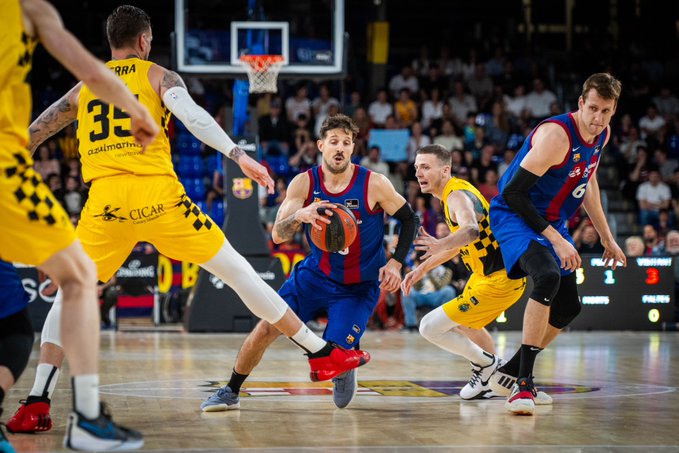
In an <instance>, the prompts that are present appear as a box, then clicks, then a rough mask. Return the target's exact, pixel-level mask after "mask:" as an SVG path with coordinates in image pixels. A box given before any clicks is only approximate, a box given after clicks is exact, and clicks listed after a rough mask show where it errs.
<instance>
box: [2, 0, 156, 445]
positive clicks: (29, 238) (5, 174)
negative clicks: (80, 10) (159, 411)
mask: <svg viewBox="0 0 679 453" xmlns="http://www.w3.org/2000/svg"><path fill="white" fill-rule="evenodd" d="M38 42H41V43H42V44H43V45H44V46H45V48H46V49H47V51H48V52H49V53H50V54H51V55H52V56H53V57H55V58H56V59H57V60H58V61H59V62H60V63H61V64H63V65H64V66H65V67H66V68H67V69H68V70H69V71H70V72H71V73H73V74H74V75H75V76H76V77H78V78H79V79H81V80H84V81H85V82H86V83H87V84H88V85H89V86H90V87H91V89H92V90H93V92H95V93H97V96H100V97H101V98H102V99H104V100H106V102H114V103H117V105H120V106H121V107H122V108H124V109H125V110H126V111H127V112H128V114H129V116H130V120H128V123H129V124H128V129H129V131H130V141H131V142H134V143H135V144H136V146H138V147H140V148H141V147H143V146H144V145H147V144H149V143H150V142H151V140H152V139H153V138H154V137H155V136H156V134H157V133H158V131H159V128H158V126H157V125H156V124H155V122H154V121H153V119H152V118H151V117H150V115H149V112H148V111H147V110H146V108H144V107H143V106H142V105H141V104H140V103H139V102H138V101H137V100H136V99H135V98H134V97H133V96H132V93H131V92H130V91H129V90H128V89H126V88H125V85H124V84H123V83H122V81H121V80H120V79H118V78H117V77H115V75H114V74H112V73H111V71H110V70H109V69H108V68H106V66H104V64H103V63H102V62H100V61H99V60H97V59H96V58H95V57H94V56H93V55H92V54H91V53H89V52H88V51H87V50H86V49H85V48H84V47H83V46H82V44H80V42H79V41H78V40H77V39H75V37H74V36H73V35H72V34H71V33H69V32H68V31H67V30H66V29H65V28H64V26H63V23H62V22H61V17H60V16H59V14H58V13H57V11H56V10H55V9H54V8H53V7H52V6H51V5H50V4H49V3H47V2H45V1H42V0H21V1H19V0H6V1H3V2H2V15H0V211H1V212H2V213H3V218H2V222H0V238H2V239H1V240H0V257H2V259H4V260H7V261H18V262H22V263H26V264H32V265H36V266H37V267H38V268H39V269H40V270H41V271H44V272H45V273H47V274H49V275H50V276H51V277H52V279H53V280H54V281H56V282H58V283H59V284H60V285H61V287H62V288H63V322H64V325H68V329H64V335H63V339H62V340H63V346H64V351H65V353H66V356H67V357H68V359H69V361H70V364H71V367H70V368H71V374H72V386H73V403H74V407H73V412H72V413H71V415H70V416H69V426H68V428H67V431H66V437H65V438H64V444H65V446H66V447H68V448H73V449H87V450H110V449H112V448H116V449H132V448H139V447H141V446H142V445H143V438H142V436H141V434H140V433H138V432H136V431H133V430H129V429H127V428H124V427H122V426H119V425H116V424H115V423H113V421H112V420H111V417H110V415H108V414H107V413H106V412H105V411H102V410H101V406H100V402H99V392H98V383H99V375H98V355H99V322H98V319H99V313H98V311H99V310H98V307H97V304H96V269H95V266H94V263H92V260H91V259H90V258H88V257H87V255H86V254H85V252H84V251H83V248H82V245H81V244H80V242H79V241H78V240H76V236H75V233H74V231H73V226H72V225H71V222H70V220H69V217H68V215H67V214H66V212H65V211H64V209H63V208H62V207H61V206H60V205H59V203H58V202H57V201H56V199H55V198H54V196H53V195H52V193H51V192H50V190H49V189H48V188H47V186H46V185H45V184H44V183H43V181H42V180H41V178H40V176H39V175H38V174H37V173H36V172H35V171H34V170H33V159H32V158H31V154H30V153H29V151H28V150H27V149H26V147H27V145H28V126H29V122H30V118H31V111H32V106H31V86H30V82H29V80H30V77H29V76H30V72H31V68H32V55H33V51H34V49H35V47H36V45H37V44H38ZM58 322H59V321H58V320H57V323H58ZM27 326H30V323H23V324H22V323H13V324H11V325H6V326H5V328H3V329H2V332H0V337H2V338H5V336H6V335H9V337H8V338H10V337H11V336H12V335H11V334H14V335H13V336H14V337H16V336H17V335H16V334H17V333H19V332H16V331H15V332H11V331H10V332H8V330H17V329H26V327H27ZM27 333H30V337H29V338H30V339H32V338H33V332H32V329H30V332H27ZM2 343H3V344H2V345H0V356H1V357H2V359H1V360H0V361H1V362H3V363H4V357H5V356H7V357H8V360H9V364H10V365H12V364H15V365H16V362H17V361H21V360H22V358H21V356H23V355H24V354H26V353H30V349H31V346H32V341H31V342H30V343H29V345H28V348H27V349H25V348H24V347H23V346H21V345H18V344H16V343H14V344H11V343H7V344H4V343H5V342H4V341H2ZM22 368H23V367H22ZM10 369H12V370H14V371H13V372H12V373H0V374H2V375H0V404H1V403H2V399H3V397H4V394H5V390H6V389H8V388H9V386H11V385H12V384H13V383H14V381H16V379H18V374H19V368H18V367H16V366H12V367H10ZM0 411H1V410H0ZM83 423H84V424H86V425H87V426H83ZM0 441H1V442H0V444H1V445H0V447H1V448H2V451H14V450H13V448H12V447H11V445H9V443H8V442H7V440H6V439H5V436H4V434H2V432H0Z"/></svg>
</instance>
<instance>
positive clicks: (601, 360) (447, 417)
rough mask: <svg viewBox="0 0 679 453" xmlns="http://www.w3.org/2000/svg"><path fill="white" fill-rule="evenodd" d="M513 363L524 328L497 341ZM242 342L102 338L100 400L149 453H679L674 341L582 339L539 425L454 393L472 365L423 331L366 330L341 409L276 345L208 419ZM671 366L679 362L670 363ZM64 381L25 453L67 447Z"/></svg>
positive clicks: (610, 336)
mask: <svg viewBox="0 0 679 453" xmlns="http://www.w3.org/2000/svg"><path fill="white" fill-rule="evenodd" d="M494 337H495V338H496V340H497V344H498V352H499V353H501V354H502V355H503V356H504V357H507V356H509V355H510V354H511V353H512V352H513V351H514V350H515V348H516V347H517V345H518V343H519V341H520V336H519V333H518V332H510V333H496V334H494ZM243 338H244V336H243V335H241V334H226V335H214V334H210V335H207V334H184V333H111V332H105V333H103V334H102V355H101V392H102V395H103V399H104V400H105V401H107V402H108V403H109V405H110V406H111V407H112V410H113V414H114V415H115V419H116V420H119V421H121V422H123V423H124V424H127V425H129V426H131V427H134V428H136V429H139V430H141V431H142V432H143V433H144V434H145V439H146V445H145V446H144V450H145V451H174V452H179V451H191V452H207V451H248V452H256V451H264V452H266V451H270V452H279V453H283V452H300V451H301V452H311V451H323V452H363V451H366V452H411V451H417V452H427V451H436V452H442V451H474V452H495V451H502V452H512V451H515V452H525V451H530V452H543V451H545V452H551V451H569V452H580V451H587V452H590V451H592V452H594V451H595V452H599V451H600V452H611V451H613V452H617V451H624V452H632V451H663V452H664V451H679V392H677V387H679V361H678V360H677V358H676V357H678V356H679V335H678V334H677V333H676V332H675V333H649V332H643V333H630V332H616V333H609V332H589V333H586V332H575V333H566V334H563V335H562V336H561V337H560V338H558V339H557V341H556V342H555V343H554V345H553V347H550V349H548V350H546V351H544V352H543V353H541V354H540V356H539V357H538V361H537V364H536V375H537V376H538V379H537V383H538V385H539V386H540V388H541V389H543V390H545V391H547V392H548V393H550V394H551V395H552V396H553V397H554V405H553V407H549V406H547V407H545V406H541V407H538V408H537V413H536V415H535V416H533V417H519V416H512V415H509V414H507V413H506V412H505V410H504V408H503V404H504V400H503V399H493V400H487V401H468V402H463V401H462V400H460V398H459V396H457V392H458V391H459V389H460V387H461V386H462V385H464V383H465V382H466V380H467V379H468V378H469V375H470V372H469V364H468V363H466V362H465V361H464V360H462V359H459V358H454V357H453V356H451V355H450V354H447V353H445V352H443V351H441V350H439V349H438V348H436V347H434V346H433V345H431V344H429V343H428V342H427V341H426V340H424V339H423V338H421V337H420V336H419V334H416V333H395V332H391V333H381V332H368V333H367V335H366V336H365V338H364V342H363V344H362V347H363V348H364V349H366V350H368V351H370V352H371V353H372V357H373V360H372V362H371V363H369V364H368V365H366V366H365V367H363V368H361V369H360V373H359V386H360V390H359V394H358V395H357V397H356V398H355V399H354V401H353V402H352V404H351V405H350V406H349V407H348V408H347V409H336V408H335V407H334V405H333V403H332V397H331V392H330V386H329V385H328V384H325V383H322V384H313V383H310V382H309V381H308V367H307V364H306V362H305V360H304V357H303V356H302V355H301V354H300V352H299V351H298V350H297V349H296V348H295V347H294V346H293V345H292V344H291V343H290V342H288V341H287V340H286V339H279V340H278V341H277V342H276V343H275V344H274V345H273V346H272V348H271V349H270V350H269V351H268V352H267V354H266V355H265V356H264V360H263V362H262V364H261V366H260V368H259V369H257V370H256V371H255V372H254V373H253V374H252V376H251V378H250V379H249V380H248V381H247V382H246V384H245V387H244V389H243V391H244V392H246V393H249V394H250V395H251V396H244V397H242V398H241V409H240V410H239V411H231V412H221V413H211V414H203V413H201V411H200V409H199V404H200V402H201V401H202V400H203V399H204V398H205V397H206V396H207V395H208V394H209V393H210V392H211V391H212V390H213V389H214V388H216V387H217V386H219V385H223V382H221V381H222V380H224V379H226V378H227V377H228V375H230V370H231V367H232V365H233V360H234V357H235V355H236V352H237V350H238V347H239V346H240V344H241V342H242V340H243ZM37 353H38V350H37V346H36V349H35V350H34V352H33V354H32V355H31V362H30V364H29V368H28V369H27V371H26V372H25V374H24V376H23V377H22V379H21V380H20V381H19V382H18V383H17V385H16V387H15V389H13V390H12V391H11V393H10V394H9V395H8V397H7V398H5V409H6V414H7V412H12V411H13V410H14V409H15V407H16V401H17V400H19V399H20V398H22V397H25V395H26V394H27V391H28V390H29V388H30V386H31V385H32V382H33V372H34V371H33V370H34V365H35V363H36V361H37V357H38V355H37ZM673 356H674V357H673ZM68 387H69V382H68V379H65V378H62V379H61V380H60V382H59V384H58V391H57V394H56V396H55V398H54V401H53V406H52V407H53V417H54V419H55V422H56V425H55V428H54V429H53V430H52V431H51V432H50V433H46V434H37V435H10V441H11V442H12V444H13V445H14V446H15V448H16V449H17V451H18V452H38V451H63V448H62V446H61V442H62V436H63V433H64V427H65V421H66V415H67V412H68V408H69V407H70V401H71V392H70V390H69V388H68Z"/></svg>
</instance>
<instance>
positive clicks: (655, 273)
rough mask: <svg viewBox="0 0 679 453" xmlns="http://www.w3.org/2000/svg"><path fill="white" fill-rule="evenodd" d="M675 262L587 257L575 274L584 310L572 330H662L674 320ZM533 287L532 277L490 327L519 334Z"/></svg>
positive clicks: (657, 258)
mask: <svg viewBox="0 0 679 453" xmlns="http://www.w3.org/2000/svg"><path fill="white" fill-rule="evenodd" d="M674 266H675V263H674V258H673V257H669V256H668V257H665V256H642V257H636V258H628V259H627V267H618V268H616V269H615V270H613V269H611V268H610V267H605V266H604V263H603V261H602V260H601V257H600V256H598V255H597V256H593V255H583V256H582V267H581V268H580V269H578V270H577V271H576V279H577V283H578V293H579V295H580V299H581V302H582V311H581V312H580V314H579V315H578V317H577V318H575V319H574V320H573V322H572V323H571V325H570V328H571V329H574V330H661V329H662V323H663V322H671V321H673V320H674V311H675V297H674V296H675V294H674V291H675V289H674V288H675V271H674ZM532 289H533V284H532V282H531V281H530V279H529V282H528V286H527V288H526V292H525V293H524V295H523V297H522V298H521V300H520V301H519V302H517V303H516V304H514V305H513V306H512V307H511V308H510V309H509V310H507V311H506V312H504V313H503V314H502V315H501V316H500V317H498V318H497V319H496V320H495V321H494V322H493V323H491V324H490V325H488V328H489V329H494V328H497V329H499V330H521V327H522V323H523V312H524V309H525V307H526V301H527V300H528V296H529V295H530V293H531V291H532Z"/></svg>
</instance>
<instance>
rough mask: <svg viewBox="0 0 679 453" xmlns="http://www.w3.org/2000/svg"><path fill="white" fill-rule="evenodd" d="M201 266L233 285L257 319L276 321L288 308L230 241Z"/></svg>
mask: <svg viewBox="0 0 679 453" xmlns="http://www.w3.org/2000/svg"><path fill="white" fill-rule="evenodd" d="M200 266H201V267H202V268H203V269H205V270H206V271H208V272H210V273H211V274H213V275H215V276H217V277H219V278H220V279H221V280H222V281H223V282H224V283H226V284H227V285H229V286H230V287H231V288H233V290H234V291H235V292H236V294H238V296H239V297H240V298H241V299H242V300H243V303H245V305H246V306H247V307H248V308H249V309H250V311H251V312H252V313H253V314H254V315H255V316H257V317H258V318H261V319H263V320H265V321H267V322H269V323H271V324H275V323H277V322H278V321H280V319H281V318H282V317H283V315H284V314H285V312H286V311H287V309H288V305H287V304H286V303H285V301H283V299H281V297H280V296H279V295H278V294H277V293H276V291H274V290H273V289H272V288H271V287H270V286H269V285H268V284H266V282H265V281H264V280H262V279H261V278H260V277H259V275H257V272H255V270H254V269H253V268H252V266H251V265H250V263H248V262H247V260H246V259H245V258H243V256H242V255H241V254H240V253H238V252H237V251H236V250H235V249H234V248H233V247H232V246H231V244H229V241H224V245H223V246H222V248H221V249H220V250H219V252H217V254H216V255H215V256H214V258H212V259H211V260H210V261H208V262H206V263H203V264H201V265H200Z"/></svg>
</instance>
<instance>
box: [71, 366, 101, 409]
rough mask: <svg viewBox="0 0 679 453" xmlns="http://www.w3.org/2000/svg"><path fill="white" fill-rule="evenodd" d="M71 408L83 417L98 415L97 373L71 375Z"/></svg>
mask: <svg viewBox="0 0 679 453" xmlns="http://www.w3.org/2000/svg"><path fill="white" fill-rule="evenodd" d="M72 385H73V406H74V407H73V408H74V409H75V410H76V411H77V412H78V413H79V414H81V415H82V416H83V417H85V418H89V419H94V418H97V417H99V375H98V374H81V375H79V376H73V379H72Z"/></svg>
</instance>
